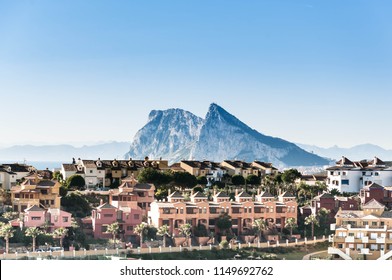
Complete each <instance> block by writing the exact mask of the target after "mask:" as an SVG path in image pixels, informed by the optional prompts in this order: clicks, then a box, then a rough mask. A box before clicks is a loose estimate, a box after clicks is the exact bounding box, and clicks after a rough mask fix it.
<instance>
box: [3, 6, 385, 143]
mask: <svg viewBox="0 0 392 280" xmlns="http://www.w3.org/2000/svg"><path fill="white" fill-rule="evenodd" d="M391 12H392V2H391V1H377V0H345V1H341V0H336V1H335V0H329V1H311V0H302V1H301V0H298V1H294V0H286V1H283V0H281V1H278V0H269V1H267V0H265V1H230V0H224V1H223V0H222V1H217V0H210V1H201V0H199V1H172V0H168V1H141V0H140V1H136V0H135V1H98V0H94V1H61V2H60V1H44V0H42V1H33V0H31V1H2V0H0V97H1V99H0V104H1V105H0V108H1V113H2V121H1V122H0V131H2V134H1V137H0V146H7V145H12V144H29V143H30V144H57V143H72V144H75V143H79V144H80V143H93V142H98V141H108V140H117V141H131V139H132V137H133V136H134V134H135V133H136V132H137V130H138V129H139V128H141V127H142V126H143V125H144V124H145V123H146V121H147V116H148V113H149V111H150V110H152V109H167V108H172V107H176V108H183V109H186V110H188V111H191V112H193V113H195V114H196V115H199V116H202V117H203V116H204V115H205V113H206V111H207V109H208V106H209V104H210V103H211V102H216V103H218V104H219V105H221V106H222V107H224V108H225V109H226V110H228V111H229V112H231V113H232V114H234V115H236V116H237V117H238V118H239V119H241V120H242V121H244V122H245V123H247V124H248V125H250V126H251V127H253V128H255V129H257V130H258V131H260V132H262V133H264V134H267V135H272V136H276V137H281V138H284V139H286V140H289V141H293V142H298V143H305V144H314V145H318V146H323V147H327V146H332V145H335V144H337V145H339V146H343V147H348V146H353V145H357V144H363V143H373V144H378V145H381V146H383V147H385V148H390V149H392V143H391V141H390V139H391V138H392V130H391V129H389V128H390V121H389V119H390V115H391V114H390V111H391V108H392V106H391V104H392V102H391V101H392V96H391V92H392V91H391V90H392V51H391V50H392V18H391V17H390V14H391Z"/></svg>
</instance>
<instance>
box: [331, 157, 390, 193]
mask: <svg viewBox="0 0 392 280" xmlns="http://www.w3.org/2000/svg"><path fill="white" fill-rule="evenodd" d="M327 171H328V178H327V185H328V188H329V189H337V190H338V191H340V192H347V193H359V192H360V190H361V189H362V188H364V187H366V186H369V185H371V184H372V183H377V184H379V185H384V186H392V166H390V165H387V164H386V163H385V162H384V161H382V160H380V159H379V158H377V157H375V158H374V159H373V160H371V161H366V160H363V161H358V162H353V161H351V160H349V159H348V158H346V157H342V159H341V160H340V161H338V162H336V166H333V167H329V168H327Z"/></svg>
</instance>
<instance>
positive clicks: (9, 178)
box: [0, 163, 36, 190]
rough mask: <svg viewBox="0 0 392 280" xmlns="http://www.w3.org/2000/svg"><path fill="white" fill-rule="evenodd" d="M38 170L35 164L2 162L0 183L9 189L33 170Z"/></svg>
mask: <svg viewBox="0 0 392 280" xmlns="http://www.w3.org/2000/svg"><path fill="white" fill-rule="evenodd" d="M34 171H36V169H35V168H34V167H33V166H30V165H26V164H19V163H4V164H0V185H1V186H2V187H3V188H5V189H7V190H9V189H11V187H12V186H14V185H16V184H17V182H20V181H22V179H23V178H24V177H26V176H28V175H29V174H31V172H34Z"/></svg>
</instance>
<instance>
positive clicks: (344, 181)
mask: <svg viewBox="0 0 392 280" xmlns="http://www.w3.org/2000/svg"><path fill="white" fill-rule="evenodd" d="M342 185H350V180H342Z"/></svg>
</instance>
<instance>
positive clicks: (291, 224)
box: [284, 218, 298, 237]
mask: <svg viewBox="0 0 392 280" xmlns="http://www.w3.org/2000/svg"><path fill="white" fill-rule="evenodd" d="M297 226H298V225H297V221H296V220H295V218H288V219H287V220H286V224H285V226H284V227H285V228H288V229H290V237H292V236H293V229H295V228H296V227H297Z"/></svg>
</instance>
